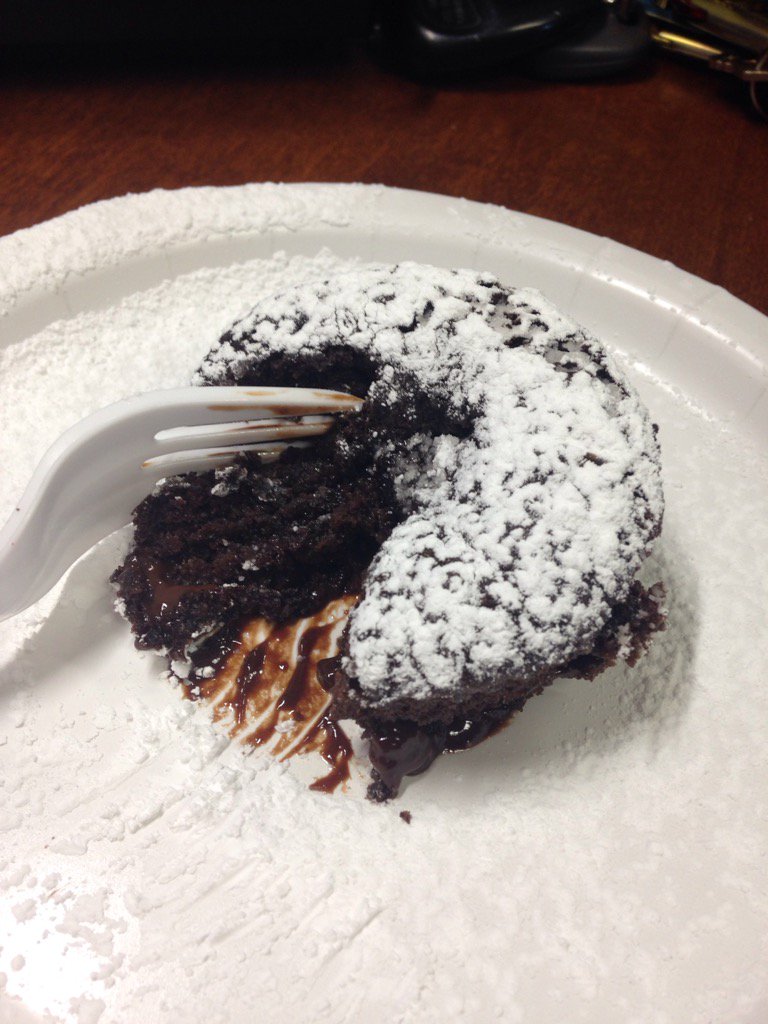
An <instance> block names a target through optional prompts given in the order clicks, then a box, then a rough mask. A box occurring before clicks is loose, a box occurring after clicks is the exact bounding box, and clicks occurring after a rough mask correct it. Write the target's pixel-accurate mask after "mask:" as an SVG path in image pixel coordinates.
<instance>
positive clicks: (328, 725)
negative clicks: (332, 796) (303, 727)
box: [309, 715, 352, 793]
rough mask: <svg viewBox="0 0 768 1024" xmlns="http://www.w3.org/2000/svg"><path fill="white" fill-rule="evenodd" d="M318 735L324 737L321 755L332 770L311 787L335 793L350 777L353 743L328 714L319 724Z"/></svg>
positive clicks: (322, 791)
mask: <svg viewBox="0 0 768 1024" xmlns="http://www.w3.org/2000/svg"><path fill="white" fill-rule="evenodd" d="M318 736H321V737H322V739H321V745H320V748H319V753H320V756H321V757H322V758H323V760H324V761H326V762H327V763H328V764H329V765H330V766H331V770H330V771H329V772H328V774H327V775H324V776H323V777H322V778H321V779H315V781H314V782H313V783H312V785H311V786H310V787H309V788H310V789H313V790H315V792H318V793H333V791H334V790H335V789H336V788H337V786H339V785H340V784H341V783H344V782H347V781H348V779H349V759H350V758H351V756H352V745H351V744H350V742H349V739H348V738H347V735H346V733H345V732H344V730H343V729H342V728H341V726H340V725H339V723H338V722H334V720H333V719H332V718H331V717H330V716H328V715H326V716H325V717H324V718H322V719H321V720H320V722H319V724H318Z"/></svg>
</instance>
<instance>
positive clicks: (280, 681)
mask: <svg viewBox="0 0 768 1024" xmlns="http://www.w3.org/2000/svg"><path fill="white" fill-rule="evenodd" d="M356 601H357V598H356V597H354V596H348V597H342V598H340V599H338V600H336V601H331V602H330V603H329V604H327V605H326V606H325V607H324V608H323V609H322V610H321V611H320V612H318V613H317V614H316V615H314V616H312V617H311V618H309V619H299V620H298V621H296V622H292V623H289V624H288V625H283V626H280V627H275V626H274V625H273V624H272V623H271V622H269V621H268V620H267V619H252V620H250V621H248V622H246V623H244V624H241V626H240V627H239V628H238V629H236V630H232V631H230V633H229V634H228V635H221V636H216V637H214V638H212V639H211V640H209V641H207V642H205V643H204V644H202V645H201V646H200V647H199V648H198V649H197V650H196V651H195V652H194V654H193V655H192V658H191V661H192V672H191V674H190V676H189V678H188V679H187V680H186V681H185V688H186V691H187V693H188V695H189V696H190V698H191V699H198V698H201V699H203V700H206V701H208V702H210V703H211V704H212V706H213V713H214V717H215V718H216V719H218V720H227V721H228V723H229V731H230V735H231V736H233V737H237V738H239V739H240V740H241V741H242V742H244V743H247V744H249V745H250V746H253V747H262V746H264V747H267V748H268V749H269V750H270V752H271V753H272V754H273V755H275V756H276V757H278V758H280V759H281V760H283V759H285V758H287V757H292V756H293V755H294V754H307V753H316V754H319V755H320V757H321V758H322V759H323V760H324V761H325V762H326V764H327V765H328V767H329V771H328V772H327V773H326V774H325V775H323V776H322V777H321V778H319V779H317V780H316V781H315V782H313V783H312V785H311V786H310V788H311V789H313V790H315V791H318V792H323V793H331V792H333V791H334V790H335V789H336V788H337V787H338V786H339V785H343V784H344V783H346V782H347V780H348V779H349V760H350V758H351V756H352V747H351V745H350V742H349V740H348V738H347V736H346V735H345V734H344V731H343V729H342V728H341V726H340V725H339V723H338V722H336V721H335V720H334V719H333V717H332V716H331V715H330V713H329V708H330V704H331V697H330V696H329V694H328V692H327V691H326V690H325V689H324V688H323V686H322V685H321V682H320V679H319V673H318V666H319V665H320V664H322V663H328V662H332V661H333V660H334V658H335V655H336V653H337V651H338V641H339V637H340V634H341V631H342V630H343V628H344V625H345V623H346V620H347V616H348V615H349V612H350V611H351V609H352V608H353V607H354V605H355V603H356Z"/></svg>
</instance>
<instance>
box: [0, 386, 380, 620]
mask: <svg viewBox="0 0 768 1024" xmlns="http://www.w3.org/2000/svg"><path fill="white" fill-rule="evenodd" d="M361 405H362V400H361V399H359V398H355V396H354V395H347V394H343V393H341V392H336V391H323V390H320V389H317V390H315V389H309V388H267V387H253V388H250V387H210V388H209V387H206V388H176V389H173V390H168V391H152V392H147V393H146V394H143V395H137V396H136V397H135V398H129V399H127V400H126V401H123V402H117V403H116V404H114V405H110V406H107V407H106V408H104V409H100V410H99V411H98V412H96V413H94V414H93V415H92V416H88V417H87V418H86V419H84V420H81V421H80V422H79V423H77V424H75V426H73V427H71V428H70V429H69V430H67V431H66V433H64V434H62V436H61V437H60V438H59V439H58V440H57V441H56V442H55V443H54V444H53V445H52V447H51V448H49V450H48V451H47V452H46V454H45V456H44V457H43V459H42V461H41V463H40V465H39V466H38V467H37V469H36V470H35V472H34V474H33V476H32V479H31V480H30V482H29V485H28V486H27V489H26V491H25V492H24V495H23V497H22V499H21V501H20V502H19V504H18V505H17V506H16V508H15V510H14V512H13V513H12V515H11V518H10V519H9V520H8V522H7V524H6V525H5V526H4V527H3V529H2V530H0V621H2V620H3V619H7V618H9V617H10V616H12V615H17V614H18V613H19V612H21V611H23V610H24V609H25V608H28V607H29V606H30V605H31V604H34V602H35V601H37V600H39V599H40V598H41V597H43V595H44V594H46V593H47V592H48V591H49V590H50V589H51V587H53V586H54V584H55V583H56V582H57V581H58V580H59V579H60V578H61V577H62V576H63V574H64V573H65V572H66V570H67V569H68V568H69V566H70V565H72V563H73V562H75V561H76V560H77V559H78V558H79V557H80V556H81V555H83V554H84V553H85V552H86V551H88V549H89V548H91V547H92V546H93V545H94V544H95V543H96V542H97V541H99V540H101V539H102V538H103V537H106V536H107V535H108V534H110V533H112V532H113V531H115V530H118V529H119V528H120V527H121V526H124V525H125V524H126V523H127V522H129V520H130V518H131V512H132V510H133V509H134V508H135V506H136V505H138V503H139V502H140V501H141V500H142V498H144V497H145V496H146V495H147V494H148V493H149V492H150V491H151V490H152V488H153V486H154V484H155V483H157V481H158V480H160V479H162V478H163V477H166V476H172V475H175V474H177V473H189V472H195V471H201V470H206V469H214V468H217V467H219V466H224V465H227V464H228V463H231V462H232V461H233V459H234V458H235V456H236V455H237V454H238V453H240V452H244V451H250V452H255V453H257V454H258V455H259V456H260V457H261V458H262V459H264V460H270V459H275V458H278V457H279V455H280V453H281V452H282V451H284V450H285V448H286V447H287V446H289V445H305V444H307V443H309V442H308V441H307V439H308V438H311V437H312V436H313V435H318V434H322V433H325V432H326V431H327V430H328V428H329V427H330V425H331V423H332V422H333V419H334V416H335V414H337V413H341V412H352V411H355V410H357V409H359V408H360V406H361ZM190 445H193V446H194V447H192V448H190Z"/></svg>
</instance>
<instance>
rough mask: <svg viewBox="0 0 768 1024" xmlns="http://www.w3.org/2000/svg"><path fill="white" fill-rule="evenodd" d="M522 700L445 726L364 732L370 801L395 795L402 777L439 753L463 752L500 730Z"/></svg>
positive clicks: (398, 724) (401, 724) (399, 725)
mask: <svg viewBox="0 0 768 1024" xmlns="http://www.w3.org/2000/svg"><path fill="white" fill-rule="evenodd" d="M522 703H523V702H522V701H521V702H519V703H517V704H514V705H511V706H509V707H503V708H495V709H494V710H492V711H488V712H486V713H484V714H481V715H478V716H477V717H476V718H473V719H466V718H457V719H455V720H454V721H453V722H451V723H450V724H449V725H446V724H444V723H440V722H433V723H430V724H429V725H418V724H417V723H416V722H409V721H405V720H400V721H394V722H382V723H379V724H378V725H376V726H374V727H371V728H370V729H367V730H366V732H365V737H366V739H367V740H368V742H369V750H368V756H369V757H370V759H371V764H372V765H373V768H374V771H373V782H372V783H371V785H370V786H369V787H368V796H369V798H370V799H371V800H376V801H379V802H382V801H384V800H390V799H391V798H392V797H394V796H397V794H398V791H399V789H400V785H401V783H402V781H403V779H404V778H405V777H406V775H421V773H422V772H425V771H426V770H427V768H429V766H430V765H431V764H432V762H433V761H434V760H435V758H437V757H438V756H439V755H440V754H442V753H443V752H447V753H453V752H455V751H457V750H467V749H468V748H469V747H474V746H476V745H477V744H478V743H481V742H482V741H483V740H485V739H488V737H489V736H493V735H494V734H495V733H497V732H498V731H499V730H500V729H502V728H503V727H504V726H505V725H506V724H507V722H508V721H509V719H510V718H511V717H512V715H513V714H514V713H515V711H517V710H519V708H520V707H522Z"/></svg>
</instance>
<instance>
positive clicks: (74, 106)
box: [0, 55, 768, 313]
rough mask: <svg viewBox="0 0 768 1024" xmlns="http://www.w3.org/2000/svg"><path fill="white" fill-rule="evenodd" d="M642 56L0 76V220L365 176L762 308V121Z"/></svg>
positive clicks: (3, 227) (709, 84)
mask: <svg viewBox="0 0 768 1024" xmlns="http://www.w3.org/2000/svg"><path fill="white" fill-rule="evenodd" d="M742 89H743V87H742V86H741V85H740V83H738V82H736V81H735V80H734V81H731V80H729V79H727V78H726V77H725V76H719V75H717V74H715V73H713V72H709V71H707V70H705V69H700V68H699V67H696V66H692V65H689V64H683V63H678V62H676V61H674V60H672V59H669V58H662V57H659V58H658V59H657V60H656V61H654V63H653V64H652V65H651V67H650V68H649V69H648V71H647V72H645V73H643V74H642V75H636V76H632V77H629V78H622V79H618V80H615V81H609V82H601V83H584V84H559V83H558V84H554V83H543V82H535V81H530V80H525V79H521V78H516V77H512V76H508V75H502V76H497V77H494V78H488V79H484V80H475V81H473V82H471V83H468V84H464V85H461V86H457V85H454V86H450V87H443V88H434V87H431V86H427V85H424V84H419V83H417V82H413V81H409V80H407V79H405V78H403V77H400V76H398V75H396V74H394V73H392V72H389V71H386V70H382V69H381V68H379V67H377V66H376V65H375V64H374V63H373V62H372V61H370V60H369V59H368V58H367V57H366V56H364V55H352V56H350V57H348V58H346V59H344V60H340V61H338V62H336V63H333V64H329V65H326V66H324V67H304V68H293V69H282V70H267V71H264V70H261V71H256V70H252V69H248V68H244V67H240V68H235V69H233V68H222V67H221V66H218V67H208V68H206V69H201V68H200V67H199V66H198V67H196V68H191V67H187V68H175V69H173V70H166V71H162V70H160V69H158V68H154V69H149V70H146V69H145V70H144V71H140V70H137V69H133V70H122V71H120V70H114V71H105V70H103V69H102V70H101V71H99V72H95V71H91V72H90V73H88V74H85V73H83V72H80V73H77V72H74V73H73V72H70V73H68V74H64V73H61V72H60V73H58V74H51V73H49V74H47V75H41V74H40V73H38V74H36V75H33V74H30V73H26V74H22V73H19V72H15V73H13V74H11V73H6V74H5V75H4V77H2V78H0V234H4V233H6V232H10V231H14V230H16V229H18V228H23V227H27V226H29V225H31V224H34V223H36V222H38V221H41V220H44V219H46V218H48V217H53V216H55V215H57V214H60V213H64V212H65V211H67V210H71V209H73V208H75V207H77V206H81V205H82V204H84V203H90V202H93V201H94V200H97V199H105V198H108V197H110V196H116V195H121V194H123V193H126V192H140V191H144V190H147V189H152V188H156V187H162V188H178V187H180V186H184V185H204V184H206V185H231V184H239V183H242V182H247V181H363V182H380V183H384V184H386V185H398V186H402V187H404V188H414V189H425V190H429V191H434V192H443V193H447V194H450V195H454V196H466V197H468V198H471V199H477V200H485V201H490V202H494V203H500V204H502V205H504V206H507V207H510V208H512V209H515V210H521V211H524V212H526V213H532V214H536V215H538V216H541V217H548V218H551V219H553V220H557V221H562V222H564V223H566V224H570V225H574V226H576V227H579V228H583V229H585V230H587V231H592V232H596V233H597V234H600V235H605V236H607V237H610V238H612V239H615V240H616V241H618V242H623V243H625V244H626V245H630V246H634V247H635V248H637V249H641V250H643V251H645V252H648V253H651V254H652V255H654V256H658V257H661V258H662V259H666V260H670V261H671V262H672V263H674V264H676V265H677V266H679V267H682V268H684V269H685V270H688V271H690V272H692V273H694V274H698V275H700V276H701V277H703V278H705V279H706V280H708V281H712V282H714V283H715V284H718V285H721V286H722V287H724V288H726V289H728V291H730V292H732V293H733V294H735V295H737V296H738V297H739V298H741V299H744V300H745V301H746V302H748V303H750V304H751V305H754V306H756V307H757V308H758V309H760V310H762V311H763V312H765V313H768V216H767V214H768V198H766V194H767V193H766V179H767V177H768V175H767V173H766V172H768V126H766V125H765V124H763V123H762V122H761V121H760V120H759V119H758V118H757V116H756V115H754V114H753V113H751V111H750V109H749V106H748V103H747V101H746V98H745V96H744V93H743V92H742Z"/></svg>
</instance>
